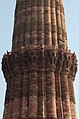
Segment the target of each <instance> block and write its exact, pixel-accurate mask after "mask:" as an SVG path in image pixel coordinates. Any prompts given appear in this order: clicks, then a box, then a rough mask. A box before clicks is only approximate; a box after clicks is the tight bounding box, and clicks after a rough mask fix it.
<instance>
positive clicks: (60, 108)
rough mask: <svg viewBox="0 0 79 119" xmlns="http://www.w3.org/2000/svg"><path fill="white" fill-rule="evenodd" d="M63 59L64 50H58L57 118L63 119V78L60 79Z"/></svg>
mask: <svg viewBox="0 0 79 119" xmlns="http://www.w3.org/2000/svg"><path fill="white" fill-rule="evenodd" d="M62 59H63V54H62V52H58V55H57V64H56V71H55V86H56V110H57V118H60V119H63V105H62V91H61V79H60V73H61V69H62Z"/></svg>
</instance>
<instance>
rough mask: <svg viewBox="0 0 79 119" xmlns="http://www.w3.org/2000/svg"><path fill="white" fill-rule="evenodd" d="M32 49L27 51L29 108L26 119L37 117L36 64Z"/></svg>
mask: <svg viewBox="0 0 79 119" xmlns="http://www.w3.org/2000/svg"><path fill="white" fill-rule="evenodd" d="M33 53H34V51H33V52H31V53H29V60H28V62H29V64H28V67H29V69H28V70H29V110H28V119H33V118H36V119H37V117H38V73H37V72H38V69H37V68H38V66H37V63H36V62H37V61H36V58H35V57H36V56H35V55H33Z"/></svg>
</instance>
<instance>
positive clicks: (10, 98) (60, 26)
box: [2, 0, 77, 119]
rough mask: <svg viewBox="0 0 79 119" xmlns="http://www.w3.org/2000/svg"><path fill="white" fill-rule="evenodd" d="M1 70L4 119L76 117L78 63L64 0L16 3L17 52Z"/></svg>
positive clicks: (19, 0) (6, 57)
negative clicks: (68, 31)
mask: <svg viewBox="0 0 79 119" xmlns="http://www.w3.org/2000/svg"><path fill="white" fill-rule="evenodd" d="M2 70H3V73H4V77H5V80H6V83H7V89H6V96H5V106H4V114H3V119H77V118H76V109H75V97H74V88H73V82H74V80H75V75H76V72H77V59H76V55H75V53H71V52H70V51H69V50H68V47H67V35H66V27H65V15H64V8H63V3H62V0H17V2H16V9H15V22H14V32H13V40H12V51H11V52H7V53H6V54H5V55H4V56H3V59H2Z"/></svg>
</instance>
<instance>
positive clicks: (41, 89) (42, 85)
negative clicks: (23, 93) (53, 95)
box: [38, 50, 47, 119]
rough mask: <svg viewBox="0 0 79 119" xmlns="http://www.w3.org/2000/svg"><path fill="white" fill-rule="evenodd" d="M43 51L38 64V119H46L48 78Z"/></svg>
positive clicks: (40, 52)
mask: <svg viewBox="0 0 79 119" xmlns="http://www.w3.org/2000/svg"><path fill="white" fill-rule="evenodd" d="M42 53H44V52H43V51H42V50H40V51H39V64H38V119H46V115H47V113H46V77H45V59H44V57H43V54H42Z"/></svg>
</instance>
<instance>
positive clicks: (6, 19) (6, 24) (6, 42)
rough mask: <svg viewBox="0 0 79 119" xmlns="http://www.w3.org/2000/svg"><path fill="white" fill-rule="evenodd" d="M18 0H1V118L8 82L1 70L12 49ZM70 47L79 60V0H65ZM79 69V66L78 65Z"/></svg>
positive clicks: (77, 86)
mask: <svg viewBox="0 0 79 119" xmlns="http://www.w3.org/2000/svg"><path fill="white" fill-rule="evenodd" d="M15 3H16V0H0V119H2V115H3V108H4V100H5V90H6V83H5V79H4V76H3V73H2V71H1V61H2V57H3V54H4V53H5V52H6V51H7V50H8V51H11V44H12V34H13V26H14V10H15ZM64 8H65V20H66V29H67V38H68V47H69V49H71V51H72V52H74V51H75V52H76V55H77V59H78V60H79V40H78V39H79V0H73V2H72V0H64ZM78 69H79V66H78ZM74 91H75V99H76V110H77V117H78V119H79V71H78V72H77V75H76V80H75V81H74Z"/></svg>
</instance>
